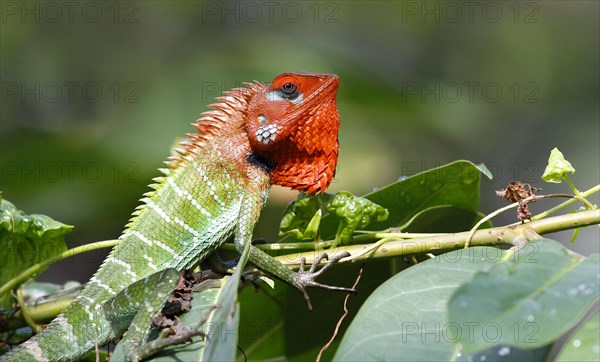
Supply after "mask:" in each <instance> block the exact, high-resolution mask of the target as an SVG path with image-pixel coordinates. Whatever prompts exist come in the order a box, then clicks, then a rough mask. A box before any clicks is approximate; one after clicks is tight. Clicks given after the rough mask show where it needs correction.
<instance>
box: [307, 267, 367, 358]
mask: <svg viewBox="0 0 600 362" xmlns="http://www.w3.org/2000/svg"><path fill="white" fill-rule="evenodd" d="M364 267H365V265H364V264H363V265H362V266H361V267H360V270H359V272H358V276H357V277H356V280H355V281H354V285H353V286H352V289H356V286H357V285H358V282H359V281H360V277H361V276H362V272H363V269H364ZM348 298H350V293H348V294H346V298H345V299H344V314H342V316H341V317H340V319H339V320H338V322H337V324H336V325H335V330H334V331H333V335H332V336H331V339H329V341H328V342H327V343H326V344H325V345H324V346H323V348H321V350H320V351H319V355H318V356H317V359H316V360H315V361H316V362H319V361H321V356H322V355H323V352H325V350H326V349H327V348H329V346H330V345H331V344H332V343H333V340H334V339H335V337H337V334H338V332H339V330H340V326H341V325H342V322H343V321H344V319H345V318H346V316H347V315H348Z"/></svg>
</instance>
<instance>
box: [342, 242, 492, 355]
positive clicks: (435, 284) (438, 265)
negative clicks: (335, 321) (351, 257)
mask: <svg viewBox="0 0 600 362" xmlns="http://www.w3.org/2000/svg"><path fill="white" fill-rule="evenodd" d="M502 253H503V252H502V251H500V250H498V249H495V248H489V247H475V248H470V249H466V250H465V249H460V250H456V251H453V252H450V253H446V254H442V255H439V256H438V257H436V258H434V259H430V260H427V261H425V262H423V263H420V264H417V265H415V266H413V267H410V268H408V269H405V270H403V271H402V272H400V273H398V274H396V275H395V276H394V277H392V278H390V279H388V280H387V281H386V282H385V283H383V284H382V285H380V286H379V287H378V288H377V290H375V292H373V293H372V294H371V296H370V297H369V298H368V299H367V301H366V302H365V303H364V304H363V305H362V307H361V308H360V310H359V312H358V314H357V316H356V317H355V318H354V320H353V321H352V323H351V324H350V326H349V328H348V330H347V332H346V334H345V335H344V337H343V339H342V342H341V344H340V346H339V348H338V350H337V352H336V355H335V357H334V360H336V361H358V360H363V361H373V360H378V361H392V360H393V361H397V360H406V361H417V360H430V361H443V360H446V361H447V360H450V359H451V358H453V357H456V355H455V352H454V346H453V344H452V343H451V342H453V341H452V340H451V339H450V337H449V331H450V329H451V328H453V327H454V326H453V325H449V324H448V323H447V322H446V315H447V311H446V305H447V301H448V300H449V299H450V297H451V296H452V294H453V292H454V291H455V290H456V289H457V288H458V287H459V286H460V285H461V284H462V283H463V282H466V281H468V280H469V279H470V278H471V277H472V275H473V274H474V273H476V272H477V271H478V270H480V269H481V268H483V267H485V266H487V265H489V264H490V263H494V262H496V261H497V260H498V259H499V258H500V257H501V255H502ZM459 327H461V326H459Z"/></svg>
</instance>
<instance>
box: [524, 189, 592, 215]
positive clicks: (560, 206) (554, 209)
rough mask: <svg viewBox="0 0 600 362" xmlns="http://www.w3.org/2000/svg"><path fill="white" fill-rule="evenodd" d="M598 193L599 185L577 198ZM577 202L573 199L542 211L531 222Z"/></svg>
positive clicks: (581, 193)
mask: <svg viewBox="0 0 600 362" xmlns="http://www.w3.org/2000/svg"><path fill="white" fill-rule="evenodd" d="M598 191H600V185H596V186H594V187H592V188H591V189H589V190H586V191H584V192H580V193H579V197H581V198H586V197H588V196H590V195H592V194H595V193H596V192H598ZM577 201H580V200H579V199H577V198H573V199H571V200H567V201H565V202H563V203H562V204H559V205H556V206H554V207H553V208H551V209H549V210H546V211H544V212H542V213H539V214H537V215H536V216H534V217H532V218H531V220H532V221H535V220H540V219H543V218H545V217H547V216H549V215H552V214H554V213H555V212H557V211H560V210H562V209H564V208H565V207H567V206H569V205H571V204H574V203H575V202H577Z"/></svg>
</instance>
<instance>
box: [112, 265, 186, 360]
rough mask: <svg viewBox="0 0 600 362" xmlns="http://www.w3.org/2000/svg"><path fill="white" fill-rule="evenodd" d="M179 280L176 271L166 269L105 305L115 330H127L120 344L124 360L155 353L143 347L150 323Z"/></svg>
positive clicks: (141, 357)
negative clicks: (115, 326)
mask: <svg viewBox="0 0 600 362" xmlns="http://www.w3.org/2000/svg"><path fill="white" fill-rule="evenodd" d="M178 281H179V272H177V270H175V269H172V268H170V269H165V270H162V271H160V272H157V273H155V274H152V275H150V276H148V277H146V278H144V279H142V280H138V281H137V282H135V283H133V284H132V285H130V286H128V287H127V288H125V289H124V290H122V291H121V292H120V293H118V294H117V295H116V296H114V297H113V298H112V299H110V300H109V301H108V302H106V304H105V305H104V313H105V315H106V317H107V319H108V320H110V321H112V322H113V323H114V325H117V326H119V327H118V329H120V330H124V329H127V334H125V336H124V337H123V341H122V343H123V347H124V354H125V357H126V358H127V360H129V361H139V360H141V359H143V358H145V357H147V356H149V355H151V354H154V353H156V351H157V349H152V348H149V347H148V345H145V344H144V343H145V342H146V339H147V338H148V334H149V333H150V329H151V325H150V320H151V318H152V317H153V316H154V315H155V314H156V313H158V312H159V311H160V310H161V309H162V307H163V306H164V305H165V303H166V301H167V299H168V297H169V295H171V293H173V291H174V290H175V288H176V286H177V283H178ZM132 318H133V320H132ZM129 321H131V323H129Z"/></svg>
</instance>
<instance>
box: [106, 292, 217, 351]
mask: <svg viewBox="0 0 600 362" xmlns="http://www.w3.org/2000/svg"><path fill="white" fill-rule="evenodd" d="M221 289H222V288H209V289H207V290H204V291H201V292H194V297H193V299H192V308H191V309H190V310H189V311H188V312H187V313H185V314H183V315H182V316H181V317H180V323H183V324H185V325H187V326H194V325H196V324H197V323H199V322H200V321H201V320H202V319H204V318H205V317H206V315H207V313H209V311H210V309H211V307H212V306H213V305H215V303H216V302H217V299H218V298H219V294H220V293H221ZM202 330H203V331H204V332H205V333H206V334H207V335H209V336H212V337H214V338H217V339H218V338H219V334H220V333H222V331H221V330H219V328H218V326H214V325H213V322H212V321H211V320H210V319H209V321H208V322H207V323H206V324H205V325H204V326H203V327H202ZM156 336H157V333H153V334H152V335H151V337H150V338H149V340H152V339H153V338H155V337H156ZM209 338H210V337H209ZM204 344H205V341H203V340H202V338H201V337H200V336H197V337H194V338H192V343H190V344H186V345H176V346H169V347H167V348H165V349H164V350H162V351H160V352H159V353H158V354H156V355H154V356H151V357H150V358H149V359H148V360H149V361H173V360H176V361H177V360H179V361H199V360H200V359H201V356H202V353H203V351H204ZM111 360H114V361H125V355H124V354H123V346H122V344H121V343H119V344H117V347H116V348H115V350H114V352H113V354H112V357H111Z"/></svg>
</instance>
